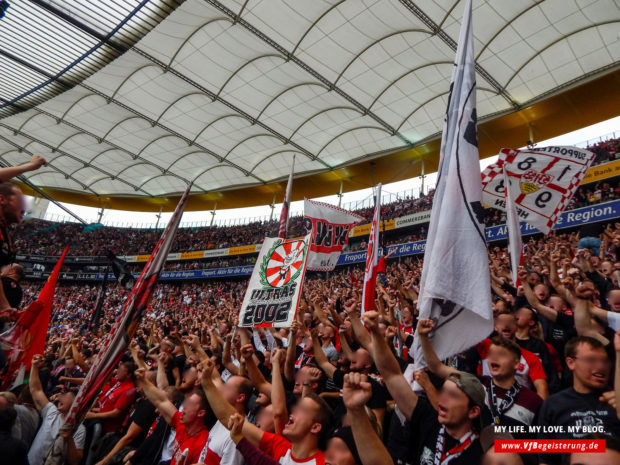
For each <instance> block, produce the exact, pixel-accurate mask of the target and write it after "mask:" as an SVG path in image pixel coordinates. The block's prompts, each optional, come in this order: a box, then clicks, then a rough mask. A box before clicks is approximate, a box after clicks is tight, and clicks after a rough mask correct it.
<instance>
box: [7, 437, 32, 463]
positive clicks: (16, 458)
mask: <svg viewBox="0 0 620 465" xmlns="http://www.w3.org/2000/svg"><path fill="white" fill-rule="evenodd" d="M0 454H2V463H10V464H11V465H28V447H27V446H26V443H25V442H24V441H22V440H20V439H15V438H13V437H11V433H9V432H1V433H0Z"/></svg>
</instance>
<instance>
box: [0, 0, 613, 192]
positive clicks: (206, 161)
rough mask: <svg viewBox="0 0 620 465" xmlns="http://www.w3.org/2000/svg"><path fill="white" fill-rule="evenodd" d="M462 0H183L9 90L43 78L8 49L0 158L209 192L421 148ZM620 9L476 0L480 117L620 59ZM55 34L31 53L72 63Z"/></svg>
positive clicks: (129, 186) (41, 182) (125, 184)
mask: <svg viewBox="0 0 620 465" xmlns="http://www.w3.org/2000/svg"><path fill="white" fill-rule="evenodd" d="M16 3H17V4H19V3H20V2H16ZM34 3H37V2H34ZM48 3H55V4H57V6H58V5H60V4H63V3H66V2H58V1H57V2H52V1H48ZM71 3H76V2H71ZM77 3H89V2H85V1H83V2H77ZM97 3H102V4H113V5H115V6H119V7H120V6H124V7H125V8H128V10H129V11H131V7H133V8H135V6H136V5H137V4H138V3H139V2H136V1H134V2H121V1H118V0H117V1H115V2H97ZM154 3H157V2H154ZM160 3H162V2H160ZM163 3H174V2H163ZM463 7H464V2H461V1H455V0H433V1H431V0H425V1H424V2H413V1H408V0H401V1H398V0H374V1H370V0H363V1H362V0H347V1H325V0H312V1H302V0H295V1H293V0H288V1H283V0H239V1H235V0H226V1H224V0H222V1H216V0H186V1H185V2H183V3H182V4H181V5H180V6H179V7H177V8H176V10H174V11H173V12H172V13H170V14H169V16H167V17H166V18H165V19H163V20H161V22H159V24H158V25H157V26H155V27H154V28H153V29H151V30H150V32H148V33H146V35H144V37H142V39H140V40H139V41H138V42H136V43H134V44H133V45H128V44H127V41H124V42H123V41H121V42H122V43H123V44H125V45H126V49H127V51H125V52H124V53H122V54H120V53H116V55H117V57H116V58H114V57H113V59H112V60H111V61H110V62H109V63H108V64H105V66H91V67H89V66H87V65H86V62H85V61H79V62H78V63H77V64H76V65H75V66H73V67H72V68H71V70H70V71H68V73H73V72H74V75H71V76H70V77H71V79H68V78H67V77H66V76H65V78H67V81H68V82H69V83H70V86H69V87H70V88H69V90H65V88H63V85H62V84H58V82H57V81H54V80H52V81H51V84H49V85H48V86H46V87H45V88H44V89H43V90H44V92H38V93H35V94H34V95H35V96H36V97H37V98H38V100H35V101H34V102H32V103H31V104H29V101H28V100H27V98H24V99H20V100H17V101H16V102H15V105H12V106H10V105H7V104H6V101H11V100H13V99H15V98H16V97H17V96H18V95H19V94H20V93H23V92H25V91H26V90H27V88H29V86H30V87H34V86H35V85H39V84H40V82H39V84H37V79H39V81H45V80H46V79H47V78H45V77H42V76H41V75H40V73H37V72H36V71H34V70H32V69H27V68H24V67H22V68H23V69H22V68H19V69H18V68H17V67H15V68H14V64H13V65H11V66H9V65H6V64H5V60H4V58H3V57H2V55H0V57H2V58H0V59H2V61H1V62H0V73H1V74H0V75H3V76H5V75H7V73H9V71H11V72H13V73H14V74H13V75H11V79H12V80H16V82H15V85H14V86H12V87H11V88H10V89H5V88H4V86H3V88H2V89H1V90H0V97H1V98H2V100H0V111H8V110H9V109H10V110H11V113H12V114H6V113H5V114H4V115H5V117H4V118H2V119H0V161H2V162H4V163H6V164H11V165H13V164H19V163H23V162H24V161H25V160H26V159H27V157H28V155H29V154H31V153H40V154H41V155H43V156H44V157H46V158H47V159H48V161H49V162H50V163H49V165H48V166H47V167H44V168H42V169H40V170H39V171H36V172H32V173H29V174H28V176H27V177H28V178H29V180H30V181H31V182H32V183H33V184H36V185H38V186H43V187H50V188H60V189H66V190H73V191H80V192H86V193H91V194H97V195H106V196H107V195H123V196H124V195H140V196H165V195H169V194H175V193H179V192H181V191H183V190H184V188H185V185H186V183H187V182H188V181H194V187H193V192H197V193H202V192H210V191H218V190H223V189H228V188H237V187H243V186H249V185H257V184H264V183H269V182H273V181H275V180H279V179H282V178H284V177H286V176H287V175H288V172H289V171H290V166H291V162H292V158H293V154H296V168H295V172H296V175H302V174H309V173H313V172H319V171H324V170H329V169H332V168H335V167H339V166H343V165H346V164H349V163H352V162H354V161H360V160H362V159H364V158H365V157H374V156H378V155H380V154H385V153H390V152H392V151H395V150H398V149H401V148H404V147H407V146H412V145H414V144H418V143H420V142H422V141H426V140H428V139H430V138H433V137H436V136H437V134H438V133H439V132H440V131H441V126H442V120H443V114H444V112H445V108H446V104H447V96H448V91H449V85H450V76H451V72H452V66H453V65H452V62H453V59H454V54H455V49H456V42H455V41H456V39H457V38H458V33H459V27H460V22H461V16H462V13H463ZM11 8H13V5H12V6H11ZM17 8H18V7H17V5H16V8H15V9H16V10H17ZM9 13H11V11H10V9H9V11H8V12H7V17H6V18H5V19H4V20H1V21H0V25H1V26H4V22H5V21H7V20H8V19H10V14H9ZM46 14H48V13H46ZM68 14H74V12H71V11H69V12H68ZM38 17H39V16H38V15H37V18H38ZM55 20H56V22H57V23H58V24H56V25H54V27H55V28H60V27H62V28H69V29H71V28H72V27H73V26H71V25H70V24H69V23H67V22H66V21H64V20H62V19H61V18H58V17H55ZM158 21H159V20H158ZM619 21H620V8H619V7H618V5H617V4H616V3H615V2H614V1H613V0H592V1H583V0H579V1H577V0H547V1H533V0H493V1H491V0H488V1H482V0H478V1H474V36H475V53H476V56H477V66H478V68H477V69H478V76H477V84H478V93H477V99H478V104H477V111H478V117H479V119H490V118H493V117H496V116H499V115H500V114H504V113H506V112H511V111H515V110H518V109H520V108H522V107H524V106H527V105H529V104H531V103H532V102H534V101H537V100H540V99H542V98H545V97H548V96H550V95H552V94H554V93H557V92H559V91H560V90H562V89H564V88H566V87H568V86H570V85H574V84H576V83H578V82H581V81H583V80H586V79H588V78H590V77H592V76H595V75H600V74H601V73H605V72H610V71H613V70H614V69H616V68H617V67H618V63H619V60H620V41H619V40H618V34H617V32H618V22H619ZM98 23H99V21H98V20H95V19H93V18H91V19H90V24H91V26H92V27H93V28H96V27H97V26H98ZM101 23H102V24H103V23H104V18H103V17H102V18H101ZM106 24H107V26H106V27H103V26H101V25H100V26H99V27H100V28H101V31H100V32H101V33H102V34H106V33H109V32H110V31H111V30H112V28H113V27H114V26H113V21H111V20H110V21H109V24H108V23H106ZM41 27H42V28H43V29H46V28H48V26H44V25H42V26H41ZM49 27H52V26H49ZM87 36H88V34H87ZM115 37H116V36H112V39H114V38H115ZM83 39H84V40H86V39H88V40H90V41H91V42H93V41H97V39H96V38H95V39H94V38H93V37H92V36H90V37H84V38H83ZM76 40H77V39H76ZM4 43H5V39H4V38H3V37H2V34H0V49H3V48H5V44H4ZM56 47H57V45H54V46H51V44H47V45H46V46H45V47H43V46H41V45H40V44H39V46H38V48H32V50H31V52H32V54H33V56H32V57H31V58H30V61H32V62H36V63H37V66H38V67H39V68H42V69H43V70H45V71H46V72H47V73H49V74H50V75H54V74H55V73H57V72H58V70H59V69H61V68H62V67H63V65H65V63H64V62H63V63H61V62H60V61H59V57H58V56H57V55H56V54H57V53H59V52H57V50H58V49H57V48H56ZM108 47H109V46H108ZM111 50H112V51H114V47H112V48H111ZM117 52H118V51H117ZM34 54H36V56H35V55H34ZM24 56H26V55H25V54H24ZM87 59H88V58H87ZM67 61H69V59H67ZM99 64H101V63H99ZM13 68H14V69H13ZM86 75H88V77H86V78H85V79H83V78H84V77H85V76H86ZM82 79H83V80H82ZM58 86H59V89H60V91H64V92H61V93H59V91H58V89H56V87H58ZM46 92H47V93H46ZM54 94H57V95H56V96H53V95H54ZM50 97H51V98H50ZM2 102H5V103H4V104H3V103H2ZM33 104H36V105H34V106H33ZM16 105H24V108H22V110H23V111H18V112H16V111H17V110H16V109H15V108H16ZM0 115H3V114H2V113H0Z"/></svg>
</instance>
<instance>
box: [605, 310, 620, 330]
mask: <svg viewBox="0 0 620 465" xmlns="http://www.w3.org/2000/svg"><path fill="white" fill-rule="evenodd" d="M607 325H608V326H609V327H610V328H611V329H613V330H614V331H618V329H620V313H616V312H607Z"/></svg>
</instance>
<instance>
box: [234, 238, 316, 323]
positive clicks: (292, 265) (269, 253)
mask: <svg viewBox="0 0 620 465" xmlns="http://www.w3.org/2000/svg"><path fill="white" fill-rule="evenodd" d="M310 240H311V235H310V234H308V235H306V236H305V237H304V238H302V239H288V240H287V239H282V238H277V237H266V238H265V241H264V242H263V246H262V248H261V250H260V253H259V254H258V259H257V261H256V265H255V266H254V271H253V272H252V276H251V277H250V282H249V283H248V288H247V290H246V292H245V297H244V299H243V304H242V305H241V311H240V312H239V326H242V327H252V326H274V327H278V328H288V327H290V326H291V323H293V320H294V319H295V314H296V313H297V305H298V303H299V297H300V296H301V287H302V285H303V282H304V275H305V273H306V265H307V263H308V255H309V252H310V250H309V249H310Z"/></svg>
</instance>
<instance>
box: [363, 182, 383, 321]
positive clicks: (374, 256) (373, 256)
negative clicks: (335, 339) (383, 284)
mask: <svg viewBox="0 0 620 465" xmlns="http://www.w3.org/2000/svg"><path fill="white" fill-rule="evenodd" d="M380 221H381V183H379V184H378V185H377V192H376V197H375V214H374V215H373V217H372V225H371V226H370V237H369V238H368V251H367V252H366V269H365V271H364V288H363V290H362V312H361V313H362V315H363V314H364V312H367V311H369V310H374V309H375V293H376V290H377V261H378V258H379V229H380V227H379V226H380V224H379V223H380Z"/></svg>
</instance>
